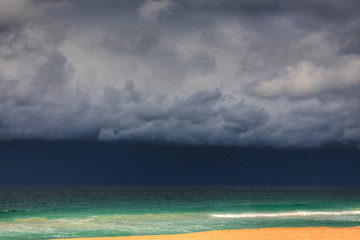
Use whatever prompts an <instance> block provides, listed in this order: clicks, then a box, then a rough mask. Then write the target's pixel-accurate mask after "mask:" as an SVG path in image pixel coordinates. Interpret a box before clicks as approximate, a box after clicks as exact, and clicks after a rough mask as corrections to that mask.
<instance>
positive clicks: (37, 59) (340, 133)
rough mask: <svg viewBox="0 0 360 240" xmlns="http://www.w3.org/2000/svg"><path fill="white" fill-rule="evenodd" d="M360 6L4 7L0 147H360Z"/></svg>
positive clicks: (96, 3)
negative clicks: (76, 141) (99, 143)
mask: <svg viewBox="0 0 360 240" xmlns="http://www.w3.org/2000/svg"><path fill="white" fill-rule="evenodd" d="M359 12H360V4H359V2H358V1H296V2H295V1H260V0H259V1H250V0H242V1H233V0H225V1H215V0H213V1H202V0H198V1H190V0H188V1H171V0H146V1H143V0H138V1H115V0H89V1H85V0H80V1H70V0H58V1H42V0H36V1H35V0H34V1H25V0H14V1H10V0H5V1H2V2H1V8H0V112H1V115H0V138H1V139H3V140H7V139H23V138H42V139H69V138H86V137H90V138H91V137H94V136H95V137H96V136H97V138H98V139H99V140H121V139H132V140H156V141H170V142H181V143H190V144H216V145H249V144H255V145H256V144H266V145H275V146H316V145H320V144H324V143H328V142H347V141H351V142H355V143H357V144H358V143H359V141H360V97H359V96H360V55H359V49H360V44H359V34H358V32H359V31H357V30H358V29H359V27H360V15H359Z"/></svg>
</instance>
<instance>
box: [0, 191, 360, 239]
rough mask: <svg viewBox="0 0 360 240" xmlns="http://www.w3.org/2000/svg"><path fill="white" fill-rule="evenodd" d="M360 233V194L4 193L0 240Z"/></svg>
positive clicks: (0, 205)
mask: <svg viewBox="0 0 360 240" xmlns="http://www.w3.org/2000/svg"><path fill="white" fill-rule="evenodd" d="M319 226H328V227H352V226H360V188H300V187H220V186H219V187H210V186H209V187H208V186H206V187H204V186H194V187H189V186H184V187H180V186H49V187H40V186H35V187H30V186H29V187H0V239H1V240H25V239H26V240H45V239H52V238H70V237H105V236H131V235H153V234H175V233H189V232H199V231H207V230H220V229H245V228H264V227H319Z"/></svg>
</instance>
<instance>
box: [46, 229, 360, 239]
mask: <svg viewBox="0 0 360 240" xmlns="http://www.w3.org/2000/svg"><path fill="white" fill-rule="evenodd" d="M221 239H224V240H279V239H281V240H359V239H360V226H357V227H340V228H335V227H334V228H331V227H302V228H259V229H233V230H214V231H205V232H195V233H184V234H168V235H145V236H125V237H94V238H92V237H89V238H66V239H65V238H61V239H51V240H221Z"/></svg>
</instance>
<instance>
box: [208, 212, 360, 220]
mask: <svg viewBox="0 0 360 240" xmlns="http://www.w3.org/2000/svg"><path fill="white" fill-rule="evenodd" d="M341 215H360V210H345V211H288V212H276V213H254V212H248V213H238V214H211V216H212V217H216V218H260V217H307V216H341Z"/></svg>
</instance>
